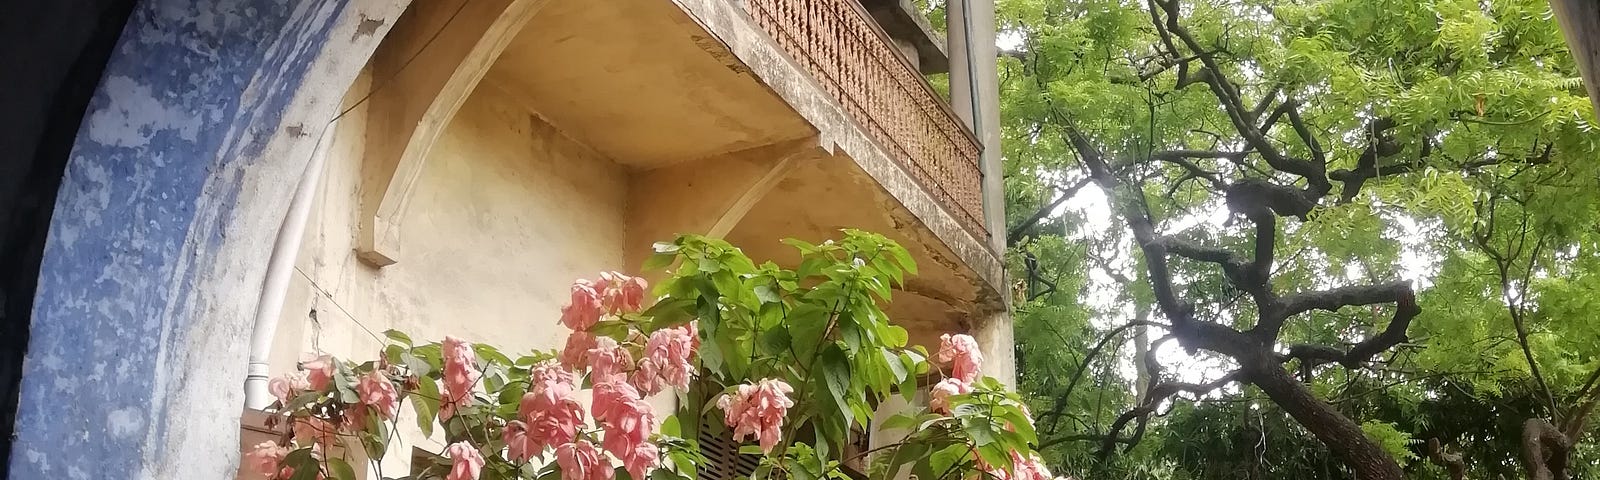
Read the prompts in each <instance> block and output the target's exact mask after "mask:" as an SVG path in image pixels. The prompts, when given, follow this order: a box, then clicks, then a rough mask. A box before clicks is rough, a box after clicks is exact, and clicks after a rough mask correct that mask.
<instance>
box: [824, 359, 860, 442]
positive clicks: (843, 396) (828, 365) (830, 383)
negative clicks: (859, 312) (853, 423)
mask: <svg viewBox="0 0 1600 480" xmlns="http://www.w3.org/2000/svg"><path fill="white" fill-rule="evenodd" d="M818 366H819V367H820V368H821V370H822V379H823V384H824V385H826V386H827V389H828V395H829V396H830V397H832V400H833V402H834V404H835V405H836V406H837V408H838V412H839V413H840V414H841V415H844V416H845V417H846V419H845V422H844V423H845V427H846V428H849V426H850V418H851V417H852V416H853V415H851V410H850V403H849V401H848V400H847V399H850V398H855V397H856V396H857V395H852V392H851V391H850V358H849V357H848V356H846V355H845V353H844V350H842V349H840V348H839V345H838V344H836V343H835V344H829V345H828V346H827V347H824V348H823V349H822V352H821V355H820V356H818Z"/></svg>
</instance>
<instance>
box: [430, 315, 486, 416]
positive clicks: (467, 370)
mask: <svg viewBox="0 0 1600 480" xmlns="http://www.w3.org/2000/svg"><path fill="white" fill-rule="evenodd" d="M443 355H444V378H443V379H442V380H443V383H444V389H443V392H442V393H443V398H440V399H439V421H441V422H443V421H445V420H449V419H450V417H453V416H455V412H456V409H457V408H460V407H462V406H465V405H466V404H467V403H468V402H469V401H471V400H472V391H473V389H474V388H476V386H477V384H478V376H479V372H478V365H477V363H478V356H477V355H476V354H474V353H473V352H472V344H470V343H467V342H466V341H464V340H462V339H459V338H456V337H452V336H448V335H447V336H445V337H444V346H443Z"/></svg>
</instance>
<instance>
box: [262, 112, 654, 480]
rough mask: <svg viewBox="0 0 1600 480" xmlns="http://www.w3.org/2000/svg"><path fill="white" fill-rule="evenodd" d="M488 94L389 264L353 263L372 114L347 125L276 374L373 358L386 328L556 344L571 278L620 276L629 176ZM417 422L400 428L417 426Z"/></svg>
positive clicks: (433, 166)
mask: <svg viewBox="0 0 1600 480" xmlns="http://www.w3.org/2000/svg"><path fill="white" fill-rule="evenodd" d="M485 85H486V86H485V87H483V88H479V89H478V90H477V91H476V92H474V93H473V94H472V96H471V97H470V98H469V99H468V100H467V103H466V104H465V105H464V106H463V107H462V109H461V111H460V112H459V113H458V115H457V116H456V118H455V119H454V120H452V121H451V123H450V124H449V126H448V127H447V129H446V131H445V133H444V135H443V136H442V138H441V139H440V141H439V143H437V144H436V146H435V147H434V149H433V150H432V152H431V153H430V155H429V158H428V161H427V164H426V166H425V167H424V169H423V172H422V175H421V177H420V179H419V181H418V186H417V188H416V190H415V191H414V193H413V197H412V198H411V203H410V205H409V207H408V208H407V210H406V212H405V219H404V222H403V224H404V225H405V230H404V232H403V236H402V248H403V249H404V252H405V257H404V260H403V261H401V262H399V263H396V264H394V265H390V266H388V267H384V268H382V269H377V268H374V267H371V266H368V265H366V264H364V263H362V262H361V261H360V260H358V259H357V258H356V255H355V235H356V227H357V225H358V213H357V212H358V210H359V209H358V208H357V207H358V202H359V201H360V200H359V199H360V198H361V189H362V188H365V186H364V185H362V184H361V182H360V180H359V179H360V175H361V165H360V162H361V151H360V150H361V145H362V138H363V135H364V134H365V131H364V130H365V123H366V122H367V121H368V119H367V118H366V117H365V112H363V111H362V110H361V109H357V110H356V111H353V112H351V114H350V115H347V116H346V117H345V118H343V119H341V121H340V123H339V125H338V131H337V135H338V136H337V137H336V139H335V143H334V144H333V146H332V148H331V149H330V151H329V154H328V157H327V159H326V165H325V167H326V170H325V171H324V177H323V181H322V186H321V188H320V189H319V191H318V192H317V195H316V200H315V203H314V205H313V207H312V214H311V218H310V220H309V221H308V225H307V228H306V234H305V238H304V240H303V243H302V245H301V250H300V255H299V257H298V259H297V262H296V264H297V268H298V269H299V272H296V273H295V274H294V278H293V280H292V281H291V284H290V290H289V293H288V296H287V297H288V298H287V300H286V302H285V305H284V310H283V312H284V313H283V319H282V321H281V323H280V324H279V325H280V326H279V330H278V334H277V336H276V338H275V340H274V350H273V356H272V363H273V369H272V371H273V372H274V373H275V374H276V373H282V372H288V371H292V370H293V369H294V368H295V362H296V361H297V360H298V357H299V353H300V352H311V351H320V352H324V353H328V354H332V355H334V356H337V357H341V358H349V359H356V360H364V359H370V358H374V357H375V355H376V354H377V351H378V349H379V348H381V346H382V340H380V339H381V338H382V332H383V331H384V330H387V329H390V328H396V329H400V330H402V331H405V332H408V333H410V334H411V336H412V337H413V338H415V339H417V341H436V340H439V339H441V338H443V336H444V335H445V334H452V335H456V336H460V337H462V338H465V339H467V340H469V341H473V342H485V343H491V344H493V345H496V346H498V347H500V348H502V349H503V350H506V351H508V352H521V351H527V350H529V349H551V348H559V347H560V346H561V342H563V341H564V339H565V337H566V334H567V330H566V328H565V327H562V326H561V325H560V324H558V323H557V321H556V320H557V319H558V318H559V317H560V308H561V306H562V305H564V304H565V302H566V296H567V291H568V287H569V286H570V285H571V282H572V280H573V279H574V278H579V277H593V276H595V274H597V273H598V272H600V271H602V270H625V268H624V265H622V239H623V228H624V225H623V212H624V208H625V205H624V203H625V195H624V193H625V192H624V186H625V184H626V181H625V180H626V176H625V173H624V171H623V169H622V168H621V167H619V166H617V165H616V164H614V163H613V162H611V161H610V160H608V159H606V158H604V157H602V156H600V155H598V154H595V153H593V152H591V151H589V150H588V149H587V148H586V147H584V146H583V145H581V144H578V143H576V142H574V141H572V140H570V139H567V138H566V137H564V136H562V135H561V133H560V132H558V131H556V130H555V129H554V128H552V127H551V126H550V125H548V124H546V123H544V122H543V121H541V120H540V119H539V118H538V117H537V116H535V115H533V114H531V113H529V112H528V111H527V110H525V109H523V108H522V107H520V106H519V104H518V103H516V102H512V101H508V99H506V98H505V92H503V91H500V90H498V89H496V88H494V87H493V86H487V84H485ZM363 90H364V87H362V86H361V85H359V84H358V85H357V86H356V88H353V89H352V91H363ZM313 311H314V312H315V313H314V314H313V313H312V312H313ZM665 406H670V404H668V405H664V406H663V407H665ZM663 413H664V412H663ZM409 415H410V409H409V408H407V409H404V411H403V415H402V417H403V418H402V420H401V422H402V423H401V425H414V420H413V419H412V418H410V417H409ZM407 430H415V427H412V428H410V429H407ZM418 434H419V432H414V431H413V432H411V434H410V435H407V436H406V437H407V438H406V440H407V442H405V443H409V442H410V441H417V440H418V439H417V438H416V437H418V436H419V435H418ZM423 446H425V447H426V446H428V445H427V444H424V445H423ZM406 450H409V445H406V446H405V448H404V449H395V450H391V455H390V456H391V457H392V458H391V460H390V461H387V462H385V463H386V467H390V468H404V462H403V459H406V458H407V457H409V455H408V454H407V453H405V452H406ZM404 473H405V472H403V471H400V472H396V471H385V474H387V475H391V476H396V475H403V474H404Z"/></svg>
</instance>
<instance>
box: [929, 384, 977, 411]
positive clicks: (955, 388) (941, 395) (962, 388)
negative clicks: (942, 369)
mask: <svg viewBox="0 0 1600 480" xmlns="http://www.w3.org/2000/svg"><path fill="white" fill-rule="evenodd" d="M968 393H972V384H970V383H967V382H963V381H961V379H959V378H946V379H944V380H940V381H939V383H938V384H935V385H934V386H933V392H932V393H931V394H930V395H929V398H928V410H929V411H932V412H934V413H943V414H949V413H950V397H951V396H952V395H966V394H968Z"/></svg>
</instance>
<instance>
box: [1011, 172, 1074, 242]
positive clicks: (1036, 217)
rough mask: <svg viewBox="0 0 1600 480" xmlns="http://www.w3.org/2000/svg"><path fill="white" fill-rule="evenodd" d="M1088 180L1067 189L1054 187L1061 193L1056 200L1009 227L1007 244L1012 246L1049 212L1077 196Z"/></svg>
mask: <svg viewBox="0 0 1600 480" xmlns="http://www.w3.org/2000/svg"><path fill="white" fill-rule="evenodd" d="M1090 180H1091V179H1090V178H1088V177H1084V178H1082V179H1079V180H1078V181H1077V183H1074V184H1072V185H1071V186H1069V187H1066V188H1061V187H1056V188H1057V189H1058V190H1060V191H1061V194H1060V195H1058V196H1056V199H1055V200H1052V201H1050V203H1049V204H1047V205H1045V206H1043V207H1039V210H1037V211H1035V212H1033V215H1029V216H1028V218H1027V219H1026V220H1023V221H1022V223H1018V224H1017V226H1015V227H1011V231H1010V232H1006V239H1007V242H1008V243H1009V244H1013V245H1014V244H1015V243H1016V241H1017V240H1018V239H1020V238H1022V234H1023V233H1025V232H1027V231H1028V229H1030V228H1033V226H1034V225H1036V224H1038V223H1039V221H1040V220H1044V218H1045V217H1048V216H1050V212H1054V211H1055V210H1056V207H1059V206H1061V204H1062V203H1066V201H1067V200H1068V199H1071V198H1072V197H1073V196H1074V195H1077V194H1078V190H1080V189H1082V188H1083V187H1085V186H1087V185H1089V181H1090Z"/></svg>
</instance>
